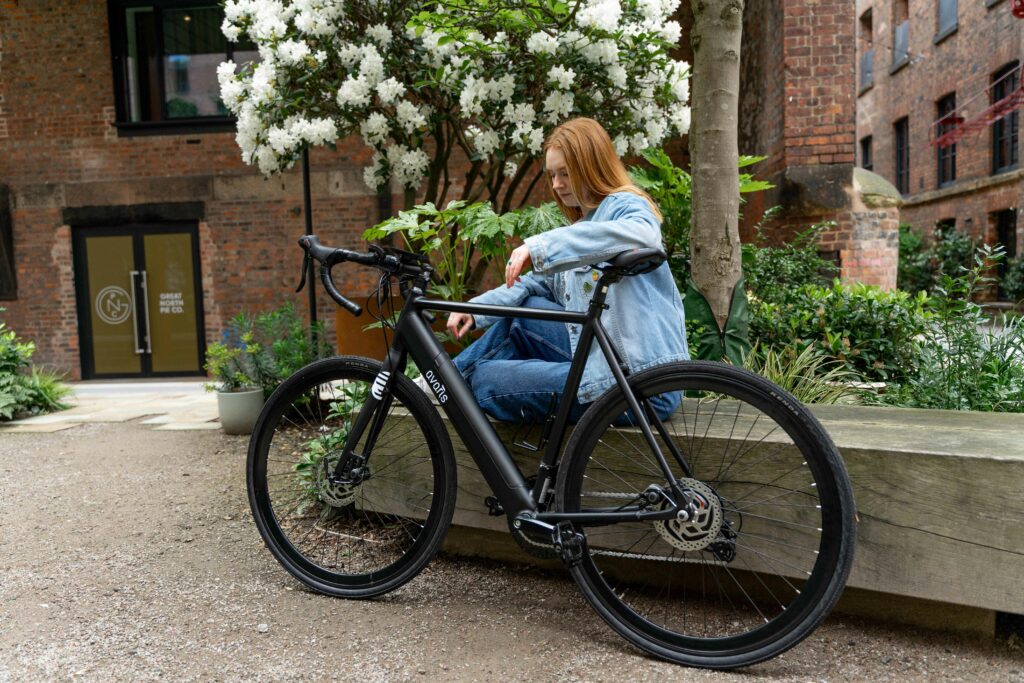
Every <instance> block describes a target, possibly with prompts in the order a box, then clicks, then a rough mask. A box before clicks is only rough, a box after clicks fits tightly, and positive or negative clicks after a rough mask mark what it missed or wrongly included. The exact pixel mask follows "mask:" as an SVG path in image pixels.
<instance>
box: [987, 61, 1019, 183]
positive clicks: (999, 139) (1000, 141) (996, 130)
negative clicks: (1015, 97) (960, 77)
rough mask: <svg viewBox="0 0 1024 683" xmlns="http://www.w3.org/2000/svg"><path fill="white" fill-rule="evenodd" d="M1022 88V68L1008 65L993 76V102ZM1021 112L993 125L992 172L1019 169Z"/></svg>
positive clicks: (1009, 115) (1005, 117)
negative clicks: (1018, 148)
mask: <svg viewBox="0 0 1024 683" xmlns="http://www.w3.org/2000/svg"><path fill="white" fill-rule="evenodd" d="M1019 87H1020V66H1019V64H1018V63H1017V62H1012V63H1010V64H1007V65H1006V66H1004V67H1003V68H1002V69H1000V70H999V71H997V72H995V73H994V74H993V75H992V102H993V103H995V102H998V101H999V100H1001V99H1003V98H1005V97H1008V96H1009V95H1010V94H1012V93H1013V92H1014V91H1015V90H1017V89H1018V88H1019ZM1019 125H1020V112H1019V111H1018V110H1017V109H1014V110H1013V111H1012V112H1010V113H1009V114H1007V115H1006V116H1004V117H1003V118H1001V119H999V120H998V121H996V122H995V123H993V124H992V172H993V173H1000V172H1002V171H1008V170H1010V169H1013V168H1017V129H1018V126H1019Z"/></svg>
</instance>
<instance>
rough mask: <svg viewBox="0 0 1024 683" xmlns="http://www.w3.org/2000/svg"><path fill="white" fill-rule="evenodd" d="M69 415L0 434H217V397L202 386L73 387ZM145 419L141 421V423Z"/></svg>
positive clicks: (20, 423)
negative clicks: (122, 426) (133, 428)
mask: <svg viewBox="0 0 1024 683" xmlns="http://www.w3.org/2000/svg"><path fill="white" fill-rule="evenodd" d="M71 388H72V391H73V394H72V396H70V397H68V399H66V402H67V403H68V404H69V405H70V406H71V407H70V408H69V409H67V410H62V411H60V412H58V413H50V414H48V415H39V416H37V417H30V418H25V419H23V420H13V421H11V422H7V423H5V424H4V425H3V426H0V431H4V432H52V431H58V430H61V429H68V428H69V427H73V426H75V425H79V424H83V423H96V422H129V421H132V420H140V419H141V420H142V424H146V425H152V426H153V428H154V429H161V430H175V431H182V430H211V429H220V422H219V421H218V418H217V396H216V394H212V393H209V392H207V391H206V390H205V389H204V387H203V383H202V382H198V381H191V382H181V381H175V382H154V381H122V382H72V383H71ZM143 418H145V419H143Z"/></svg>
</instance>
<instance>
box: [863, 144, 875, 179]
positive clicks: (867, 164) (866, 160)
mask: <svg viewBox="0 0 1024 683" xmlns="http://www.w3.org/2000/svg"><path fill="white" fill-rule="evenodd" d="M860 167H861V168H863V169H866V170H868V171H870V170H872V169H874V167H875V164H874V159H873V158H872V150H871V136H870V135H868V136H867V137H863V138H861V139H860Z"/></svg>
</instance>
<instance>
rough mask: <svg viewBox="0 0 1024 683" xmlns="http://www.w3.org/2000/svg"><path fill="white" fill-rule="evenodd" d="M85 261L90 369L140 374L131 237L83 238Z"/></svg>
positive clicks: (104, 372) (101, 373)
mask: <svg viewBox="0 0 1024 683" xmlns="http://www.w3.org/2000/svg"><path fill="white" fill-rule="evenodd" d="M86 263H87V267H88V273H89V277H88V280H89V285H88V292H89V295H90V300H89V315H90V327H91V330H92V344H91V346H92V366H93V372H94V373H95V374H97V375H124V374H135V373H141V372H142V357H141V354H139V353H138V349H139V348H141V347H140V346H139V342H140V341H141V340H140V339H139V338H138V337H139V335H138V320H137V316H136V309H137V306H136V300H135V286H134V282H133V279H134V278H133V277H132V271H133V270H134V269H135V252H134V246H133V240H132V236H131V235H116V236H109V237H89V238H87V241H86Z"/></svg>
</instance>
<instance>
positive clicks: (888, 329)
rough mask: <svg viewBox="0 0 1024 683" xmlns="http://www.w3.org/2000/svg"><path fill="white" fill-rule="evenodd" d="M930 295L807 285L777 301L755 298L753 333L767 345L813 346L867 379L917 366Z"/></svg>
mask: <svg viewBox="0 0 1024 683" xmlns="http://www.w3.org/2000/svg"><path fill="white" fill-rule="evenodd" d="M926 302H927V296H926V295H925V294H924V293H923V292H921V293H919V294H918V295H917V296H911V295H910V294H908V293H907V292H901V291H894V292H888V291H885V290H882V289H881V288H879V287H874V286H871V285H865V284H859V283H858V284H851V285H844V284H842V283H840V282H839V281H838V280H835V281H833V283H832V285H831V286H829V287H822V286H819V285H813V284H812V285H803V286H801V287H798V288H796V289H795V290H794V291H793V292H792V293H791V294H790V295H788V298H787V300H785V301H783V302H781V303H778V302H772V301H764V300H761V299H757V298H753V297H752V298H751V301H750V311H751V319H750V334H751V338H753V339H757V340H759V341H760V342H761V343H762V344H763V345H766V346H770V347H774V348H782V347H786V346H789V345H791V344H792V345H795V346H796V347H797V348H803V347H813V348H815V349H817V350H818V351H820V352H821V353H822V354H823V355H824V356H825V357H827V358H829V359H833V360H836V361H839V362H841V363H843V364H844V366H845V367H846V368H847V369H848V370H850V371H852V372H855V373H857V374H858V375H860V376H862V377H864V378H865V379H867V380H869V381H902V380H903V379H904V378H905V377H907V376H909V375H911V374H912V373H913V371H914V369H915V368H916V367H917V362H918V353H919V344H918V341H917V339H916V338H917V336H918V335H919V334H920V333H921V332H922V331H923V330H924V327H925V308H924V307H925V303H926Z"/></svg>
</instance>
